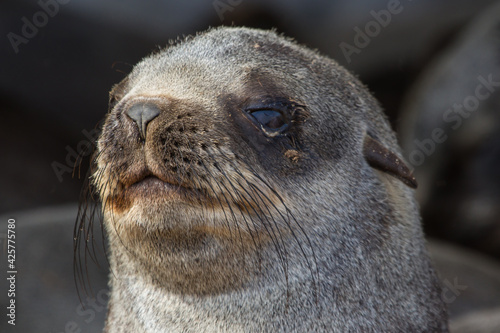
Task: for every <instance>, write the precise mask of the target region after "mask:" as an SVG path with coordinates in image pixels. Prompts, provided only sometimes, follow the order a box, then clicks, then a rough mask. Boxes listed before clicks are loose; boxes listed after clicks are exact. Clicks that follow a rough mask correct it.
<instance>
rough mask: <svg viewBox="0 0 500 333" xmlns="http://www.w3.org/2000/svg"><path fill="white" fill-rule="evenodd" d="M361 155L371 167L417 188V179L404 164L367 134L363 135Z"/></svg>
mask: <svg viewBox="0 0 500 333" xmlns="http://www.w3.org/2000/svg"><path fill="white" fill-rule="evenodd" d="M363 155H364V156H365V159H366V161H367V162H368V164H369V165H370V166H371V167H373V168H375V169H378V170H380V171H383V172H386V173H388V174H390V175H391V176H394V177H396V178H398V179H399V180H401V181H402V182H403V183H405V184H406V185H408V186H409V187H411V188H417V185H418V184H417V180H416V179H415V177H414V176H413V173H412V172H411V170H410V169H409V168H408V167H407V166H406V164H405V163H404V162H403V161H401V159H400V158H399V157H398V156H397V155H396V154H394V153H393V152H392V151H390V150H389V149H387V148H386V147H384V146H383V145H382V144H381V143H380V142H378V141H377V140H375V139H373V138H372V137H371V136H369V135H366V136H365V141H364V144H363Z"/></svg>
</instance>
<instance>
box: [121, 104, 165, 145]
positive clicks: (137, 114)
mask: <svg viewBox="0 0 500 333" xmlns="http://www.w3.org/2000/svg"><path fill="white" fill-rule="evenodd" d="M125 113H126V114H127V116H129V117H130V119H132V120H133V121H134V122H135V123H136V125H137V128H138V129H139V133H140V134H141V137H142V138H143V139H145V138H146V129H147V126H148V124H149V123H150V122H151V120H153V119H155V118H156V117H158V115H159V114H160V109H159V108H158V107H157V106H156V105H155V104H153V103H143V102H140V103H136V104H134V105H132V106H131V107H130V108H129V109H128V110H127V111H126V112H125Z"/></svg>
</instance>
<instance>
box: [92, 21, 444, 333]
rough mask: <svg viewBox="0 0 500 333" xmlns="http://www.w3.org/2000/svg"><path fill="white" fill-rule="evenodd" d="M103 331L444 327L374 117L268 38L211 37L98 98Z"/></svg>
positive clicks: (351, 88) (414, 212)
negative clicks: (105, 103)
mask: <svg viewBox="0 0 500 333" xmlns="http://www.w3.org/2000/svg"><path fill="white" fill-rule="evenodd" d="M110 96H111V97H110V111H109V113H108V115H107V117H106V120H105V123H104V125H103V129H102V134H101V136H100V138H99V140H98V152H97V155H96V157H95V170H94V172H93V176H92V182H93V186H94V188H95V190H96V192H97V193H98V194H99V197H100V200H101V201H102V212H103V216H104V225H105V229H106V231H107V235H108V237H109V244H110V245H109V250H110V255H109V259H110V265H111V271H112V273H111V274H110V287H111V297H110V302H109V309H108V315H107V321H106V327H105V331H106V332H446V331H447V330H448V328H447V315H446V308H445V306H444V303H443V301H442V300H441V298H440V293H441V291H440V284H439V281H438V279H437V277H436V274H435V272H434V270H433V268H432V266H431V263H430V260H429V257H428V254H427V250H426V248H425V243H424V238H423V234H422V230H421V225H420V217H419V213H418V208H417V206H416V204H415V200H414V195H413V190H412V188H414V187H416V182H415V179H414V178H413V176H412V174H411V172H410V170H409V169H408V168H407V167H406V165H405V164H404V162H403V160H402V159H401V157H400V156H401V153H400V150H399V148H398V145H397V142H396V139H395V136H394V133H393V131H392V130H391V129H390V127H389V125H388V122H387V120H386V119H385V117H384V115H383V113H382V111H381V109H380V107H379V106H378V104H377V102H376V101H375V100H374V98H373V97H372V96H371V95H370V94H369V93H368V92H367V90H366V89H365V88H364V87H363V85H362V84H360V83H359V82H358V80H357V79H355V78H354V77H353V76H352V75H350V74H349V73H348V72H347V71H346V70H345V69H343V68H341V67H340V66H339V65H338V64H337V63H335V62H334V61H332V60H330V59H328V58H326V57H323V56H321V55H318V54H317V53H316V52H313V51H311V50H308V49H306V48H304V47H301V46H298V45H296V44H295V43H294V42H292V41H290V40H287V39H285V38H283V37H280V36H278V35H277V34H276V33H274V32H266V31H260V30H253V29H246V28H218V29H212V30H209V31H207V32H205V33H202V34H199V35H197V36H195V37H192V38H188V39H186V40H184V41H182V42H180V43H178V44H176V45H172V46H170V47H168V48H166V49H165V50H162V51H160V52H158V53H156V54H153V55H151V56H149V57H147V58H145V59H144V60H142V61H141V62H140V63H139V64H137V65H136V66H135V67H134V69H133V70H132V72H131V74H130V75H128V77H126V78H125V79H124V80H123V81H122V82H121V83H119V84H118V85H116V86H115V87H114V88H113V89H112V91H111V94H110Z"/></svg>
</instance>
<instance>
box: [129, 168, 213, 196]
mask: <svg viewBox="0 0 500 333" xmlns="http://www.w3.org/2000/svg"><path fill="white" fill-rule="evenodd" d="M122 184H123V190H122V191H121V192H122V193H121V194H122V195H123V196H125V197H131V196H133V197H136V196H143V197H146V198H149V199H153V198H155V197H164V198H167V199H168V198H170V199H184V200H187V201H190V202H191V201H196V202H198V203H199V202H200V201H211V200H210V198H208V197H207V196H206V195H204V194H202V193H201V192H200V191H199V190H197V189H194V188H192V187H188V186H187V185H186V184H183V182H182V181H181V180H180V179H179V180H176V179H175V178H174V177H165V176H160V175H156V174H154V173H152V172H151V171H143V172H141V173H138V174H135V175H131V176H130V177H127V180H126V181H124V182H123V183H122Z"/></svg>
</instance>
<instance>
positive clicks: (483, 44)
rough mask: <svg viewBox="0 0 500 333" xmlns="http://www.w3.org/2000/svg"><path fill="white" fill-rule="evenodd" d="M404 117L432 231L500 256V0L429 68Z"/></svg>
mask: <svg viewBox="0 0 500 333" xmlns="http://www.w3.org/2000/svg"><path fill="white" fill-rule="evenodd" d="M401 118H402V119H403V120H402V124H401V127H400V130H399V133H400V136H401V139H402V145H403V148H404V150H405V156H406V158H407V159H408V160H409V162H410V163H411V164H412V165H413V166H414V167H415V168H416V171H415V174H416V177H417V180H418V182H419V189H418V191H417V196H418V199H419V202H420V204H421V206H422V215H423V220H424V225H425V227H426V231H427V232H428V233H429V234H431V235H433V236H437V237H440V238H445V239H449V240H453V241H455V242H459V243H461V244H464V245H467V246H471V247H474V248H477V249H480V250H482V251H485V252H488V253H491V254H493V255H496V256H497V257H500V4H496V5H495V6H493V7H491V8H489V9H488V10H487V11H486V12H485V13H483V14H482V15H480V16H479V17H477V18H476V19H475V20H474V21H473V22H472V23H471V24H470V26H469V27H468V28H467V29H466V31H465V32H464V33H463V34H462V35H461V36H460V38H458V40H457V41H456V43H455V44H454V45H452V46H451V47H449V48H448V49H446V51H445V52H443V53H442V54H441V55H440V57H439V58H438V59H436V60H435V61H434V63H433V64H432V65H431V66H430V67H429V68H427V70H426V71H425V72H424V73H423V75H422V77H421V79H420V80H419V81H418V82H417V84H416V86H415V88H414V89H413V90H412V92H411V94H410V95H409V96H408V98H407V100H406V103H405V106H404V107H403V109H402V113H401Z"/></svg>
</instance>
